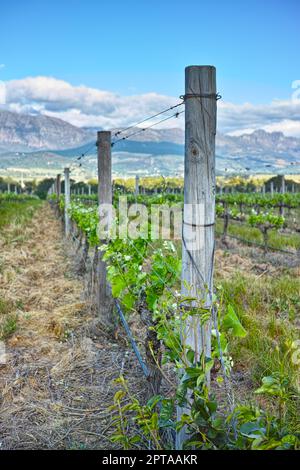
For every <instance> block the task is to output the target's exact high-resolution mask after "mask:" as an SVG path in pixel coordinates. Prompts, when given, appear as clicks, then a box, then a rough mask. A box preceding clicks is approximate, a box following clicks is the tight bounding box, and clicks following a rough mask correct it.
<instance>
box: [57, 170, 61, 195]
mask: <svg viewBox="0 0 300 470" xmlns="http://www.w3.org/2000/svg"><path fill="white" fill-rule="evenodd" d="M56 194H57V198H58V199H59V198H60V194H61V175H57V176H56Z"/></svg>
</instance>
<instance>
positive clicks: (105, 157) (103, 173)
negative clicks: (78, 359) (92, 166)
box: [96, 131, 113, 325]
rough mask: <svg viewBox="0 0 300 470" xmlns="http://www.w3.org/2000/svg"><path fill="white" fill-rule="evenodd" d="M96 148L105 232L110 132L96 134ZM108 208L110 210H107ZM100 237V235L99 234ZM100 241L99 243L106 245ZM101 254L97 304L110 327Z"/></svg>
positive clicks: (109, 302) (110, 307) (109, 212)
mask: <svg viewBox="0 0 300 470" xmlns="http://www.w3.org/2000/svg"><path fill="white" fill-rule="evenodd" d="M97 147H98V201H99V217H100V222H101V220H102V219H103V217H104V218H106V219H107V231H109V228H110V227H111V224H112V170H111V132H110V131H100V132H98V134H97ZM109 207H110V208H111V209H109ZM99 226H100V224H99ZM99 236H100V237H101V233H100V234H99ZM106 242H107V239H101V238H100V243H101V244H103V243H106ZM102 256H103V253H102V252H101V251H99V250H98V255H97V258H98V261H97V268H96V269H97V276H96V279H97V283H98V286H97V289H96V293H97V297H98V298H97V303H98V311H99V314H100V317H101V319H102V320H103V322H104V323H106V324H107V325H111V321H112V310H113V302H112V295H111V290H110V286H109V285H108V282H107V275H106V263H105V262H104V261H102Z"/></svg>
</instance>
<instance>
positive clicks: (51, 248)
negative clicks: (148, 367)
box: [0, 204, 143, 449]
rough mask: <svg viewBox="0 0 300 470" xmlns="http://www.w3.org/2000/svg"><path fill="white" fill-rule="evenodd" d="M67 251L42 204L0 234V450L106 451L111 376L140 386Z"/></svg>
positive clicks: (58, 227)
mask: <svg viewBox="0 0 300 470" xmlns="http://www.w3.org/2000/svg"><path fill="white" fill-rule="evenodd" d="M16 230H17V231H18V230H19V235H18V236H17V237H16V236H15V231H16ZM10 235H12V236H10ZM8 240H9V241H8ZM69 252H70V250H69V249H68V247H67V246H66V244H65V241H64V239H63V236H62V229H61V225H60V223H59V221H58V220H57V219H56V218H55V216H54V214H53V213H52V211H51V209H50V207H49V206H48V205H46V204H45V205H43V206H42V208H40V209H38V210H37V211H36V213H35V215H34V216H33V219H32V220H31V222H30V224H29V225H28V226H27V227H23V228H22V229H20V228H19V229H18V228H16V227H7V228H6V229H5V230H3V231H2V233H0V262H1V263H0V264H1V269H0V299H2V301H3V302H5V305H7V306H8V308H9V309H10V310H11V312H10V313H13V315H16V318H17V327H16V330H15V332H14V333H13V334H11V335H9V336H8V338H7V339H6V340H5V346H6V352H7V361H6V364H4V365H0V449H111V448H113V445H112V443H111V442H110V440H109V435H110V433H111V431H112V426H111V422H112V418H113V417H112V415H111V413H110V412H108V410H107V408H108V406H109V405H111V404H112V400H113V395H114V393H115V391H116V386H115V385H114V384H113V379H114V378H117V377H118V376H119V374H120V372H121V371H122V372H123V373H124V375H125V377H127V378H128V380H129V381H130V382H133V383H135V384H139V386H138V388H139V387H140V386H141V389H142V388H143V387H142V382H143V379H142V376H141V373H140V371H139V370H138V369H137V366H136V363H135V359H134V357H133V355H132V353H131V352H130V350H128V348H127V347H126V345H125V343H124V345H122V343H119V342H117V341H114V340H113V339H112V338H108V337H107V336H105V334H104V333H103V332H102V331H101V328H100V327H99V326H98V325H97V321H96V318H95V315H94V314H93V313H92V312H91V310H90V308H89V307H88V305H87V304H86V302H85V301H84V300H83V299H84V297H83V295H82V294H83V281H82V279H80V278H78V277H77V278H76V276H75V275H74V274H73V273H74V270H73V266H72V264H73V260H72V257H71V256H70V255H69ZM4 314H5V313H4ZM135 391H136V392H137V394H139V390H137V387H136V386H135Z"/></svg>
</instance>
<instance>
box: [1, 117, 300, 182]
mask: <svg viewBox="0 0 300 470" xmlns="http://www.w3.org/2000/svg"><path fill="white" fill-rule="evenodd" d="M97 130H98V129H93V128H79V127H76V126H73V125H72V124H70V123H68V122H65V121H62V120H61V119H57V118H53V117H49V116H45V115H25V114H19V113H15V112H11V111H5V110H0V168H2V169H3V170H4V169H6V171H7V172H9V171H10V170H13V169H24V170H27V171H28V172H29V171H30V169H31V170H32V171H33V173H34V174H37V170H38V169H39V170H42V171H41V173H42V174H43V175H44V174H46V173H47V172H48V173H51V172H57V171H59V170H61V168H62V166H68V165H69V164H70V160H71V159H74V158H76V157H78V156H79V155H81V154H82V153H86V152H87V155H86V156H85V158H84V159H82V161H84V164H83V165H82V167H81V169H80V171H79V170H78V171H79V172H83V171H85V172H86V173H91V174H92V173H94V171H95V167H96V158H95V155H96V146H95V145H93V141H95V140H96V131H97ZM136 130H137V129H134V128H133V129H130V134H131V133H132V134H133V133H134V132H135V131H136ZM117 131H118V129H116V130H114V131H113V134H112V135H113V141H116V140H118V139H119V138H120V137H122V134H118V135H117V136H115V135H114V134H115V133H116V132H117ZM124 135H126V133H124ZM113 150H114V159H113V165H114V166H113V170H114V173H115V174H120V175H131V174H135V173H140V174H165V175H174V174H181V173H182V172H183V153H184V131H183V130H182V129H180V128H173V129H153V128H152V129H149V130H147V131H145V132H141V133H139V134H138V135H135V136H132V137H131V138H129V139H126V140H121V141H119V142H117V143H116V145H115V146H114V147H113ZM216 156H217V172H218V173H219V174H225V173H226V172H230V173H232V172H240V173H241V172H247V171H249V172H251V173H300V139H298V138H295V137H286V136H285V135H284V134H283V133H281V132H271V133H269V132H266V131H264V130H256V131H254V132H253V133H252V134H243V135H240V136H231V135H225V134H221V133H218V134H217V139H216Z"/></svg>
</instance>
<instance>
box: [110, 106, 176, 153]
mask: <svg viewBox="0 0 300 470" xmlns="http://www.w3.org/2000/svg"><path fill="white" fill-rule="evenodd" d="M182 113H184V111H180V112H177V113H175V114H172V116H168V117H166V118H164V119H161V120H160V121H157V122H155V123H154V124H151V126H148V127H144V128H142V129H139V130H138V131H136V132H132V133H131V134H127V135H126V136H124V137H121V138H120V139H117V140H115V141H114V142H112V143H111V146H112V147H113V146H114V145H115V144H117V143H118V142H121V141H122V140H127V139H129V137H133V136H134V135H138V134H141V133H142V132H145V131H147V130H148V129H151V128H152V127H154V126H157V125H158V124H161V123H162V122H165V121H167V120H168V119H172V118H174V117H175V118H177V117H178V116H179V115H180V114H182Z"/></svg>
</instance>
